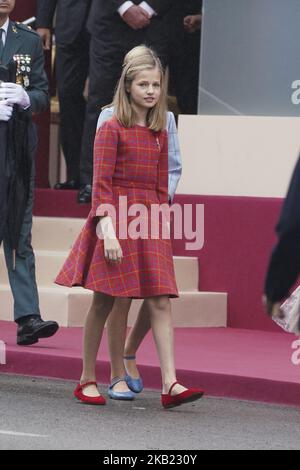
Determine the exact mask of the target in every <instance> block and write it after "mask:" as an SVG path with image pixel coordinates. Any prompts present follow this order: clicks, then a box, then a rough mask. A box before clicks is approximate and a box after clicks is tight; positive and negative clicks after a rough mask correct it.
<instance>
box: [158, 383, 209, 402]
mask: <svg viewBox="0 0 300 470" xmlns="http://www.w3.org/2000/svg"><path fill="white" fill-rule="evenodd" d="M177 384H178V382H174V383H173V384H172V385H171V387H170V390H169V393H166V394H163V393H162V395H161V403H162V406H163V407H164V408H174V407H175V406H180V405H183V404H184V403H190V402H192V401H196V400H199V399H200V398H201V397H203V395H204V391H203V390H201V388H188V389H187V390H185V391H184V392H181V393H178V394H177V395H171V393H172V390H173V388H174V387H175V385H177Z"/></svg>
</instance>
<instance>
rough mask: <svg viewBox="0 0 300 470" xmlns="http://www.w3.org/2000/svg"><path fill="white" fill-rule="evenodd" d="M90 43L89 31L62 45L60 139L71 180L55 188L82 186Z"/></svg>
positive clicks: (59, 59)
mask: <svg viewBox="0 0 300 470" xmlns="http://www.w3.org/2000/svg"><path fill="white" fill-rule="evenodd" d="M89 42H90V37H89V34H88V32H87V31H86V30H84V31H83V32H81V33H80V34H79V36H78V38H77V39H76V41H75V42H74V43H72V44H65V45H64V44H58V45H57V49H56V77H57V86H58V97H59V106H60V141H61V145H62V149H63V153H64V156H65V160H66V164H67V181H66V182H65V183H61V184H60V183H58V184H57V185H56V186H55V189H77V188H79V166H80V150H81V141H82V134H83V126H84V117H85V110H86V100H85V98H84V96H83V94H84V88H85V83H86V79H87V77H88V71H89Z"/></svg>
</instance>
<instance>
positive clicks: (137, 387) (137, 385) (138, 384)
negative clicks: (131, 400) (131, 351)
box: [124, 356, 144, 393]
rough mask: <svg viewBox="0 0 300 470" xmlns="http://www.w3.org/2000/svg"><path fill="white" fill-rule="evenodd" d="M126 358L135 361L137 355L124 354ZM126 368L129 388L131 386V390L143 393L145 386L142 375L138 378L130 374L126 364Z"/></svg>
mask: <svg viewBox="0 0 300 470" xmlns="http://www.w3.org/2000/svg"><path fill="white" fill-rule="evenodd" d="M124 359H125V360H126V361H135V356H124ZM125 370H126V377H125V380H126V383H127V385H128V388H130V390H132V391H133V392H134V393H141V392H142V390H143V388H144V385H143V381H142V379H141V377H139V378H138V379H134V378H133V377H131V376H130V375H129V374H128V371H127V369H126V366H125Z"/></svg>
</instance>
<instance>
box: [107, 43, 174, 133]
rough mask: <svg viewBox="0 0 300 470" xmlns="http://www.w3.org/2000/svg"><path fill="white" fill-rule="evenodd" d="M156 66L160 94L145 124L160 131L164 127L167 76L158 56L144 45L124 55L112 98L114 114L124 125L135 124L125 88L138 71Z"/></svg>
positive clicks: (134, 117) (130, 125) (129, 84)
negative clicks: (121, 70) (158, 75)
mask: <svg viewBox="0 0 300 470" xmlns="http://www.w3.org/2000/svg"><path fill="white" fill-rule="evenodd" d="M156 67H157V68H158V69H159V71H160V73H161V94H160V98H159V101H158V103H157V104H156V105H155V106H154V107H153V108H152V109H150V110H149V113H148V116H147V125H148V127H149V129H151V130H153V131H162V130H163V129H165V128H166V114H167V78H166V76H165V74H164V71H163V67H162V64H161V61H160V59H159V58H158V56H157V55H156V54H155V52H154V51H153V50H152V49H150V48H149V47H146V46H144V45H142V46H137V47H135V48H134V49H132V50H131V51H129V52H128V54H127V55H126V56H125V59H124V63H123V72H122V75H121V78H120V80H119V83H118V86H117V89H116V93H115V96H114V100H113V106H114V114H115V116H116V118H117V119H118V121H119V122H120V123H121V124H122V125H123V126H124V127H133V126H134V125H135V124H136V115H135V112H134V110H133V108H132V106H131V103H130V94H129V92H128V91H127V90H128V89H129V88H130V87H131V84H132V82H133V80H134V78H135V77H136V75H137V74H138V73H140V72H142V71H144V70H151V69H154V68H156Z"/></svg>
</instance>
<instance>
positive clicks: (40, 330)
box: [17, 316, 59, 346]
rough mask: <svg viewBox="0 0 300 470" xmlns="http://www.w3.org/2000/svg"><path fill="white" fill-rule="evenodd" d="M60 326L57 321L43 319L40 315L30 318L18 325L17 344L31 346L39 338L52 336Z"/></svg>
mask: <svg viewBox="0 0 300 470" xmlns="http://www.w3.org/2000/svg"><path fill="white" fill-rule="evenodd" d="M58 328H59V326H58V323H56V321H43V320H42V319H41V318H40V317H38V316H35V317H31V318H29V320H28V321H25V322H24V323H22V325H19V326H18V332H17V344H18V345H19V346H29V345H30V344H35V343H37V342H38V341H39V338H50V336H53V335H54V334H55V333H56V332H57V330H58Z"/></svg>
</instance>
